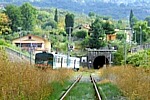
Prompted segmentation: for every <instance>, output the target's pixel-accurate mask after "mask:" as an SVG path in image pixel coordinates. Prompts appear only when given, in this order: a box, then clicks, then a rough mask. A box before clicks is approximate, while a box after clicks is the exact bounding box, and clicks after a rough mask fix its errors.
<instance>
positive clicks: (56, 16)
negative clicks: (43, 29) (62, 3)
mask: <svg viewBox="0 0 150 100" xmlns="http://www.w3.org/2000/svg"><path fill="white" fill-rule="evenodd" d="M54 20H55V21H56V22H57V23H58V12H57V9H56V10H55V16H54Z"/></svg>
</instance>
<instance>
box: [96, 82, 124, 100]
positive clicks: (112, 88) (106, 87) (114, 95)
mask: <svg viewBox="0 0 150 100" xmlns="http://www.w3.org/2000/svg"><path fill="white" fill-rule="evenodd" d="M104 81H105V80H104ZM98 87H101V89H100V93H102V98H103V99H104V100H105V99H106V100H111V99H113V100H120V99H121V98H125V97H124V95H123V93H122V91H121V90H120V89H119V88H118V87H117V85H115V84H113V83H111V82H104V83H103V80H102V83H100V84H98Z"/></svg>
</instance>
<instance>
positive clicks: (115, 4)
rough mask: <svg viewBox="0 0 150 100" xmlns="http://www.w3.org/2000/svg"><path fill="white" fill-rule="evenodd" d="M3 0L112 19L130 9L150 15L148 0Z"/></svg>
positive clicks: (137, 13)
mask: <svg viewBox="0 0 150 100" xmlns="http://www.w3.org/2000/svg"><path fill="white" fill-rule="evenodd" d="M4 1H5V3H6V2H7V3H8V2H9V3H11V4H17V5H20V4H22V3H23V2H30V3H32V5H34V6H36V7H42V8H47V7H57V8H61V9H65V10H70V11H75V12H79V13H85V14H88V13H89V12H95V13H96V14H99V15H102V16H111V17H112V18H114V19H127V18H128V16H129V14H130V10H131V9H132V10H133V13H134V15H135V16H136V17H137V18H138V19H145V17H147V16H150V0H0V2H3V3H4Z"/></svg>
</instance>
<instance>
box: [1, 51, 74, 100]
mask: <svg viewBox="0 0 150 100" xmlns="http://www.w3.org/2000/svg"><path fill="white" fill-rule="evenodd" d="M72 73H73V72H72V70H69V69H58V70H46V71H43V70H39V69H36V68H34V67H33V66H30V65H28V63H26V62H20V63H14V62H11V61H9V60H8V59H7V55H6V54H5V52H4V50H2V49H1V50H0V100H43V99H44V98H45V97H47V96H49V95H50V94H52V93H53V92H54V91H53V86H52V84H53V82H60V84H63V83H64V81H65V80H67V79H69V77H70V76H71V74H72Z"/></svg>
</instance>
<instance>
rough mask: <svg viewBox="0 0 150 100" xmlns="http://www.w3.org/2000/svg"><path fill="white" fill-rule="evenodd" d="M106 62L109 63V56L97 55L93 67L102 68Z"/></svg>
mask: <svg viewBox="0 0 150 100" xmlns="http://www.w3.org/2000/svg"><path fill="white" fill-rule="evenodd" d="M105 64H106V65H108V64H109V60H108V58H107V57H105V56H97V57H96V58H95V59H94V61H93V68H94V69H99V68H102V67H103V66H104V65H105Z"/></svg>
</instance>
